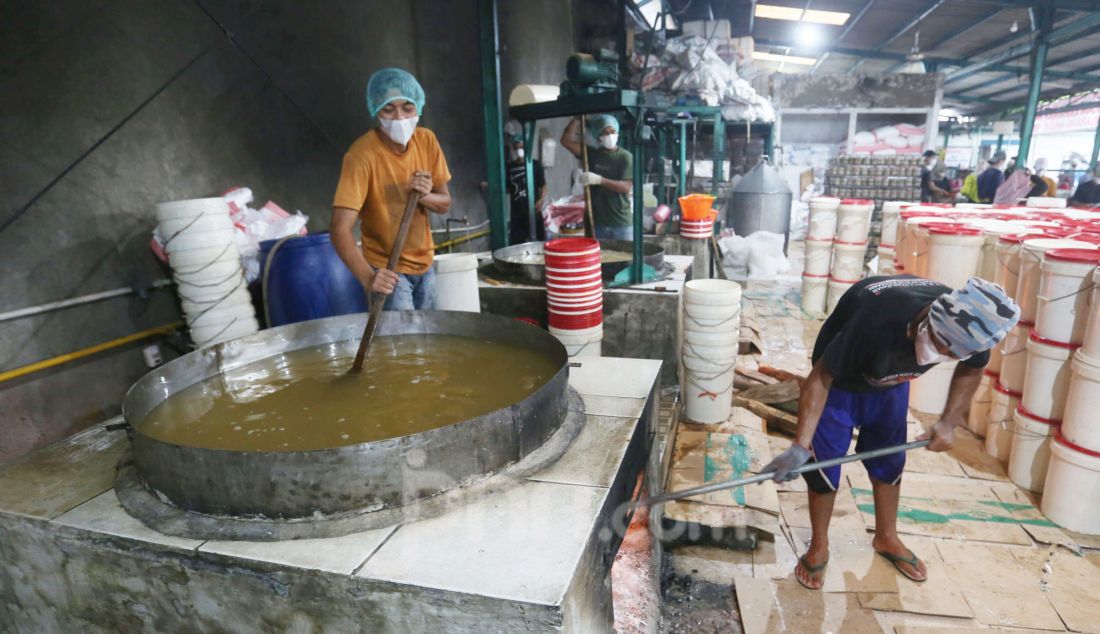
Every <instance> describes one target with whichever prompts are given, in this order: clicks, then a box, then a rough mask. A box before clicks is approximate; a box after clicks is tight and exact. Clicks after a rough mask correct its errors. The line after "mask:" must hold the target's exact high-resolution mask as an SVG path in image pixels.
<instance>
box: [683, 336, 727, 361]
mask: <svg viewBox="0 0 1100 634" xmlns="http://www.w3.org/2000/svg"><path fill="white" fill-rule="evenodd" d="M740 347H741V346H740V342H735V343H701V342H699V343H696V342H694V341H689V340H687V339H684V340H683V342H682V343H681V346H680V356H681V357H695V358H696V359H710V360H714V359H719V360H721V359H727V360H729V359H736V358H737V355H738V350H739V349H740Z"/></svg>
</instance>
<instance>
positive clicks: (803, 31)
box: [795, 22, 825, 49]
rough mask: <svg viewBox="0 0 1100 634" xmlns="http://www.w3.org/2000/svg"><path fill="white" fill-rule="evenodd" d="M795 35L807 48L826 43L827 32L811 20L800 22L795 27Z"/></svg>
mask: <svg viewBox="0 0 1100 634" xmlns="http://www.w3.org/2000/svg"><path fill="white" fill-rule="evenodd" d="M795 36H796V37H797V38H798V43H799V44H801V45H802V46H803V47H805V48H815V49H816V48H818V47H819V46H821V45H822V44H824V43H825V34H824V33H823V32H822V29H821V27H820V26H818V25H816V24H810V23H809V22H801V23H799V25H798V27H797V28H796V29H795Z"/></svg>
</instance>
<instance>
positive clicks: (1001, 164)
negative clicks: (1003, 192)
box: [978, 152, 1005, 203]
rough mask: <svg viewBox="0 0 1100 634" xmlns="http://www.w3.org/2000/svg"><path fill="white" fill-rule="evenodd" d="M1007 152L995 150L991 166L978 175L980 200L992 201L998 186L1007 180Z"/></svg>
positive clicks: (984, 201) (990, 162)
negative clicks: (1005, 170)
mask: <svg viewBox="0 0 1100 634" xmlns="http://www.w3.org/2000/svg"><path fill="white" fill-rule="evenodd" d="M1004 169H1005V153H1004V152H994V153H993V156H992V157H990V159H989V167H988V168H986V170H985V171H984V172H982V173H981V174H980V175H979V176H978V202H980V203H991V202H993V198H994V197H995V196H996V195H997V188H998V187H1000V186H1001V185H1002V184H1003V183H1004V182H1005V172H1004Z"/></svg>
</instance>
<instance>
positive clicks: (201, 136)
mask: <svg viewBox="0 0 1100 634" xmlns="http://www.w3.org/2000/svg"><path fill="white" fill-rule="evenodd" d="M562 4H565V5H566V6H567V5H568V2H564V3H563V2H561V1H557V0H540V1H539V2H527V1H522V0H508V1H507V2H502V10H501V13H502V15H503V16H515V17H514V20H513V21H514V22H515V25H514V26H510V27H508V28H502V31H505V32H508V33H510V37H513V38H514V41H516V42H539V45H538V46H532V47H529V48H528V47H523V46H519V45H513V46H512V49H513V50H521V51H523V57H522V58H520V57H517V58H516V59H522V60H523V61H522V62H516V61H515V60H513V62H512V63H511V64H512V65H511V66H510V68H514V69H515V70H514V75H513V76H514V77H516V78H517V81H519V80H522V81H532V80H537V81H542V80H543V79H542V77H544V76H545V77H546V78H547V79H552V77H550V73H551V68H552V66H553V65H554V64H558V65H561V64H564V58H565V54H567V52H568V51H569V50H571V49H572V25H571V23H570V22H569V21H568V14H566V16H565V18H564V22H555V21H552V20H547V19H545V18H547V16H557V17H558V19H559V20H561V19H562V17H561V16H559V15H558V11H557V9H558V7H559V6H560V5H562ZM521 5H522V6H523V9H524V12H523V13H520V12H519V11H518V10H517V8H518V7H519V6H521ZM536 8H537V11H538V13H537V15H539V18H538V19H531V16H530V15H528V14H527V13H526V12H527V11H528V10H529V9H530V10H532V11H536ZM2 22H3V28H2V32H3V34H4V37H3V38H0V53H2V54H0V69H2V71H3V72H2V73H0V103H2V106H0V109H2V111H3V112H4V118H3V119H2V122H0V186H2V187H3V191H4V192H5V194H6V195H5V196H4V198H3V202H2V203H0V253H3V255H4V260H5V262H4V269H5V274H4V275H3V277H2V278H0V312H2V311H7V310H13V309H16V308H22V307H25V306H31V305H37V304H40V303H44V302H51V301H57V300H61V299H65V298H68V297H73V296H76V295H81V294H86V293H93V292H99V291H104V290H108V289H114V288H118V287H127V286H145V285H147V284H148V283H149V282H151V281H152V280H155V279H157V278H161V277H163V276H165V275H166V273H167V271H166V269H165V268H164V267H162V266H161V265H159V264H158V263H157V262H156V261H155V260H154V259H153V256H152V255H151V253H150V251H149V249H148V242H149V232H150V230H151V229H152V228H153V225H154V223H155V220H154V214H153V205H154V204H155V203H156V202H158V201H162V200H170V199H179V198H192V197H201V196H210V195H216V194H217V193H220V192H221V191H223V190H225V189H226V188H228V187H230V186H232V185H236V184H247V185H249V186H251V187H252V188H253V190H254V191H255V192H256V194H257V196H258V197H259V198H260V200H261V201H263V200H266V199H273V200H275V201H276V202H278V203H279V204H281V205H282V206H283V207H285V208H287V209H301V210H302V211H303V212H305V213H306V214H308V215H310V217H311V219H310V230H311V231H318V230H323V229H325V228H326V227H327V225H328V215H329V209H330V207H329V205H330V204H331V199H332V192H333V188H334V187H335V184H336V180H337V177H338V170H339V165H340V158H341V156H342V154H343V152H344V151H345V149H346V148H347V146H348V145H349V144H350V143H351V142H352V141H353V140H354V139H355V138H356V137H357V136H358V135H360V134H362V133H363V132H365V131H366V130H367V129H368V127H369V125H370V121H369V120H368V116H367V113H366V110H365V103H364V98H363V91H364V88H365V83H366V80H367V78H368V77H369V75H370V73H371V72H373V71H374V70H376V69H378V68H381V67H384V66H391V65H396V66H402V67H404V68H406V69H408V70H410V71H412V72H413V73H415V74H416V75H417V76H418V77H419V79H420V80H421V82H422V83H423V84H424V87H425V90H426V92H427V96H428V103H427V108H426V110H425V116H424V119H423V123H424V125H425V126H427V127H430V128H432V129H433V130H435V132H436V133H437V134H438V136H439V138H440V141H441V143H442V145H443V148H444V151H445V152H446V154H447V156H448V159H449V163H450V166H451V170H452V172H453V174H454V181H453V182H452V184H451V191H452V192H453V194H454V196H455V204H454V208H453V210H452V215H455V216H463V215H465V216H468V217H469V218H470V221H471V223H477V222H479V221H481V220H483V219H484V218H485V217H486V214H485V208H484V202H483V198H482V196H481V194H480V191H479V188H478V183H479V182H480V181H481V180H482V179H483V178H484V172H485V169H484V165H485V160H484V147H483V146H484V143H483V138H482V123H481V122H482V118H481V117H482V110H481V90H480V81H479V80H480V66H479V59H478V48H477V33H478V31H477V15H476V4H475V3H474V2H434V1H431V0H414V1H413V2H411V3H392V2H385V3H383V2H376V1H375V2H354V3H353V2H342V3H302V2H295V1H293V0H271V1H269V2H260V1H259V0H201V1H196V2H172V1H170V0H145V1H138V0H86V1H82V2H74V1H71V0H69V1H58V2H32V1H30V0H16V1H14V2H9V3H6V4H5V19H4V20H3V21H2ZM504 22H505V23H506V24H509V25H511V24H512V22H509V21H508V20H507V19H506V20H504ZM555 25H560V26H555ZM509 29H511V30H509ZM555 38H560V41H558V40H555ZM547 50H550V51H552V53H546V54H548V55H549V54H553V55H554V57H556V58H560V59H555V60H550V61H548V62H547V65H546V66H541V65H540V64H541V62H540V64H535V63H534V62H533V60H535V59H541V58H539V57H538V56H540V55H542V54H544V52H545V51H547ZM562 52H564V53H565V54H559V53H562ZM529 68H536V69H538V73H537V77H536V78H534V79H528V78H527V75H526V70H527V69H529ZM510 72H512V71H510ZM176 319H179V311H178V307H177V304H176V300H175V295H174V292H173V291H172V290H171V289H168V290H162V291H155V292H153V293H152V294H151V295H150V296H148V297H147V298H144V299H139V298H137V297H127V298H121V299H114V300H107V301H103V302H100V303H98V304H93V305H89V306H84V307H80V308H72V309H67V310H63V311H58V312H53V313H50V314H48V315H43V316H40V317H33V318H25V319H19V320H14V321H8V322H0V370H6V369H11V368H14V367H18V366H21V365H24V364H27V363H31V362H34V361H37V360H40V359H44V358H48V357H52V356H54V355H59V354H62V353H65V352H68V351H71V350H74V349H78V348H82V347H85V346H90V345H94V344H97V343H100V342H103V341H107V340H110V339H114V338H116V337H121V336H124V335H128V334H130V333H133V332H135V331H138V330H142V329H145V328H149V327H152V326H157V325H160V324H164V323H169V322H172V321H174V320H176ZM140 347H141V344H137V345H130V346H126V347H122V348H117V349H115V350H113V351H110V352H106V353H102V354H100V355H97V356H93V357H89V358H88V359H85V360H83V361H80V362H77V363H69V364H66V365H63V366H60V367H58V368H56V369H54V370H50V371H46V372H39V373H36V374H34V375H32V376H30V377H28V378H24V379H17V380H14V381H9V382H5V383H0V417H2V418H0V462H4V461H7V460H10V459H12V458H13V457H16V456H18V455H21V454H22V453H25V452H26V451H28V450H30V449H31V448H34V447H36V446H41V445H42V444H45V443H47V442H50V441H52V440H55V439H57V438H59V437H63V436H65V435H67V434H69V433H71V432H72V431H73V430H75V429H78V428H81V427H83V426H86V425H87V424H89V423H91V422H94V421H98V420H102V419H103V418H105V417H106V416H108V415H109V414H113V413H116V412H117V409H118V404H119V402H120V400H121V397H122V394H123V392H124V391H125V389H126V388H127V387H128V386H129V385H131V384H132V383H133V381H134V380H136V379H137V378H138V377H139V376H141V374H142V373H144V372H145V370H146V368H145V366H144V363H143V361H142V357H141V353H140Z"/></svg>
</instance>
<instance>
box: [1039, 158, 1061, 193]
mask: <svg viewBox="0 0 1100 634" xmlns="http://www.w3.org/2000/svg"><path fill="white" fill-rule="evenodd" d="M1035 176H1036V177H1037V178H1039V180H1041V181H1043V184H1044V185H1046V189H1045V190H1044V192H1043V193H1042V194H1035V195H1036V196H1046V197H1053V196H1057V195H1058V184H1057V183H1055V182H1054V179H1053V178H1051V177H1050V176H1048V175H1047V160H1046V159H1045V158H1037V159H1035Z"/></svg>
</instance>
